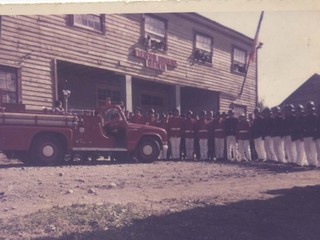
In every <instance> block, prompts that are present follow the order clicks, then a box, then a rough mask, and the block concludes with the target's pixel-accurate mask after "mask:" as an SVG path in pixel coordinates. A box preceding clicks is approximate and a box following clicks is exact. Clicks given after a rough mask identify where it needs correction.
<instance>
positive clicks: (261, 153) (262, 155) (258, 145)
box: [253, 137, 267, 160]
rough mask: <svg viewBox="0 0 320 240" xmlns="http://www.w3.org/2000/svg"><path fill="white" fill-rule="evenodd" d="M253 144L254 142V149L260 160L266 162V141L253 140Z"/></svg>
mask: <svg viewBox="0 0 320 240" xmlns="http://www.w3.org/2000/svg"><path fill="white" fill-rule="evenodd" d="M253 142H254V148H255V150H256V152H257V155H258V159H261V160H266V159H267V155H266V150H265V148H264V140H263V139H262V137H259V138H255V139H253Z"/></svg>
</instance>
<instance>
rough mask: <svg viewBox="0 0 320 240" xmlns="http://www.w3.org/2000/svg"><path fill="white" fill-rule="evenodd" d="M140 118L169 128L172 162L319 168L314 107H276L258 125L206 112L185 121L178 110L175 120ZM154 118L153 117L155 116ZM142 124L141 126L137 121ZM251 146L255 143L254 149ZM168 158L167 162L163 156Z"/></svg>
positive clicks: (257, 116)
mask: <svg viewBox="0 0 320 240" xmlns="http://www.w3.org/2000/svg"><path fill="white" fill-rule="evenodd" d="M138 112H140V113H138V114H136V113H135V114H134V115H133V116H132V118H131V121H132V122H136V123H142V124H151V125H154V126H158V127H162V128H165V129H166V130H167V132H168V138H169V143H170V152H169V156H168V157H169V158H173V159H178V158H186V159H193V158H194V156H195V155H196V157H197V158H198V159H208V158H212V159H223V158H225V157H226V158H227V159H228V160H231V161H234V160H247V161H248V160H251V159H252V158H253V159H260V160H262V161H265V160H273V161H279V162H281V163H286V162H289V163H295V164H298V165H301V166H303V165H311V166H317V164H318V162H320V161H319V159H318V158H319V157H320V115H319V117H317V115H316V112H315V106H314V103H313V102H308V103H307V104H306V113H304V108H303V106H302V105H298V106H296V108H294V107H293V106H292V105H286V106H285V107H284V109H282V111H281V109H280V108H279V107H275V108H273V109H272V111H271V110H270V109H269V108H265V109H264V110H263V111H262V112H260V110H259V109H255V111H254V119H250V121H248V120H247V119H246V118H245V116H240V117H239V119H238V118H236V117H234V113H233V111H232V110H229V111H228V116H227V115H226V114H224V113H223V114H221V115H220V114H217V115H216V116H214V117H213V114H212V113H210V112H208V114H206V112H205V111H202V112H201V114H200V117H199V118H195V117H193V114H192V112H191V111H188V113H187V114H186V117H181V116H179V111H178V110H177V109H175V110H174V111H173V113H172V114H171V115H170V117H168V116H166V115H162V116H161V117H160V118H159V119H158V118H157V117H156V114H155V113H154V111H149V113H148V115H147V116H146V117H143V116H142V114H141V111H140V110H139V111H138ZM150 113H151V114H150ZM137 119H138V121H137ZM250 142H252V144H251V146H250ZM162 158H167V156H166V153H163V155H162Z"/></svg>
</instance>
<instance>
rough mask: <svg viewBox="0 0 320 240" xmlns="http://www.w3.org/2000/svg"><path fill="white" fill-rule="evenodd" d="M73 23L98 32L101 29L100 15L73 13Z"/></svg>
mask: <svg viewBox="0 0 320 240" xmlns="http://www.w3.org/2000/svg"><path fill="white" fill-rule="evenodd" d="M73 25H74V26H78V27H82V28H86V29H91V30H94V31H99V32H102V30H103V21H102V17H101V15H93V14H75V15H73Z"/></svg>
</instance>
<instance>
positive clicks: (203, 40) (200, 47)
mask: <svg viewBox="0 0 320 240" xmlns="http://www.w3.org/2000/svg"><path fill="white" fill-rule="evenodd" d="M194 46H195V49H194V54H193V55H194V60H195V61H197V62H203V63H212V38H211V37H208V36H205V35H202V34H196V35H195V43H194Z"/></svg>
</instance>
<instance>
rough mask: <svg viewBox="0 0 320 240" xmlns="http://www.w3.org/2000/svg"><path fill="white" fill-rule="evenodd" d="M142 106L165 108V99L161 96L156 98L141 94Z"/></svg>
mask: <svg viewBox="0 0 320 240" xmlns="http://www.w3.org/2000/svg"><path fill="white" fill-rule="evenodd" d="M141 105H148V106H158V107H161V106H164V98H163V97H161V96H154V95H149V94H145V93H143V94H141Z"/></svg>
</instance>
